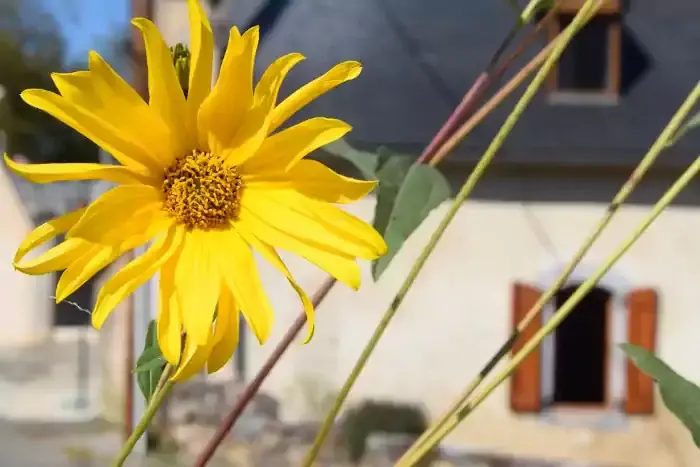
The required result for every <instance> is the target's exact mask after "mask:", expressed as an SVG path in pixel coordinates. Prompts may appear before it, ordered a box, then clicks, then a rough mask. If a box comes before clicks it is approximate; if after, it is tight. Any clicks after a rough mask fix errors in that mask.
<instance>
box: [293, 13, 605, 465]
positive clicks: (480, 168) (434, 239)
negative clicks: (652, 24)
mask: <svg viewBox="0 0 700 467" xmlns="http://www.w3.org/2000/svg"><path fill="white" fill-rule="evenodd" d="M593 3H597V6H599V5H600V4H601V3H602V0H587V1H586V4H585V5H584V7H583V9H582V10H581V11H584V10H587V9H588V8H590V7H591V5H592V4H593ZM581 20H582V18H581V13H579V14H578V15H577V16H576V18H574V20H573V21H572V23H571V25H570V26H569V27H568V28H567V29H566V30H565V32H564V33H563V34H564V36H563V38H562V40H561V41H560V42H559V43H558V44H557V46H556V47H554V49H552V54H551V55H550V56H549V57H548V59H547V61H546V62H545V64H544V65H543V66H542V68H541V69H540V71H539V72H538V73H537V75H536V76H535V78H534V79H533V81H532V83H531V84H530V85H529V86H528V88H527V89H526V90H525V93H524V94H523V96H522V97H521V98H520V100H519V101H518V103H517V104H516V106H515V108H514V109H513V111H512V112H511V114H510V115H509V116H508V118H507V119H506V121H505V123H504V124H503V126H502V127H501V129H500V130H499V132H498V134H497V135H496V136H495V137H494V139H493V141H492V142H491V144H490V145H489V147H488V149H487V150H486V152H485V153H484V155H483V157H482V158H481V159H480V160H479V162H478V163H477V165H476V167H475V168H474V171H473V172H472V173H471V174H470V175H469V177H468V178H467V181H466V182H465V183H464V185H463V186H462V188H461V189H460V191H459V193H458V194H457V197H456V198H455V200H454V202H453V203H452V205H451V206H450V208H449V210H448V212H447V214H446V215H445V217H444V218H443V219H442V220H441V221H440V224H439V225H438V227H437V229H436V230H435V232H433V234H432V236H431V237H430V240H429V241H428V244H427V245H426V246H425V248H424V249H423V251H422V252H421V254H420V256H419V257H418V259H417V260H416V262H415V263H414V265H413V267H412V268H411V271H410V272H409V274H408V276H407V277H406V280H405V281H404V283H403V284H402V286H401V288H400V289H399V291H398V293H397V294H396V297H394V300H393V301H392V303H391V305H390V306H389V308H388V309H387V310H386V312H385V313H384V315H383V316H382V319H381V321H380V322H379V325H378V326H377V328H376V329H375V330H374V333H373V334H372V337H371V338H370V340H369V341H368V342H367V344H366V345H365V348H364V349H363V350H362V353H361V355H360V358H359V359H358V360H357V362H356V363H355V366H354V367H353V369H352V371H351V372H350V375H349V376H348V378H347V380H346V381H345V383H344V384H343V387H342V388H341V390H340V392H339V394H338V397H337V398H336V400H335V403H334V405H333V408H332V409H331V410H330V412H329V413H328V415H327V416H326V418H325V420H324V421H323V424H322V426H321V429H320V430H319V432H318V434H317V435H316V439H315V440H314V443H313V445H312V446H311V449H310V450H309V452H308V453H307V455H306V457H305V458H304V460H303V461H302V463H301V465H302V467H311V465H312V464H313V462H314V460H315V459H316V456H318V454H319V452H320V450H321V446H322V445H323V442H324V441H325V439H326V437H327V436H328V433H329V432H330V430H331V428H332V426H333V422H334V421H335V418H336V416H337V415H338V413H339V412H340V409H341V407H342V406H343V403H344V402H345V400H346V399H347V396H348V394H349V393H350V389H352V386H353V385H354V384H355V381H356V380H357V378H358V377H359V376H360V373H361V372H362V370H363V368H364V366H365V365H366V364H367V361H368V360H369V357H370V356H371V354H372V352H373V351H374V349H375V347H376V346H377V344H378V343H379V340H380V339H381V337H382V335H383V334H384V331H385V330H386V328H387V326H388V325H389V323H390V322H391V320H392V318H393V317H394V315H395V314H396V312H397V310H398V309H399V307H400V306H401V303H402V302H403V299H404V298H405V297H406V294H407V293H408V291H409V289H410V288H411V286H412V285H413V283H414V282H415V280H416V278H417V277H418V273H419V272H420V271H421V269H422V268H423V266H424V265H425V263H426V261H427V260H428V257H429V256H430V254H431V253H432V252H433V250H434V249H435V246H436V245H437V243H438V241H439V240H440V238H442V235H443V234H444V233H445V230H446V229H447V226H448V225H449V224H450V222H452V219H454V217H455V215H456V214H457V211H458V210H459V209H460V207H461V206H462V204H463V203H464V201H465V200H466V199H467V197H468V196H469V195H470V194H471V192H472V190H473V189H474V187H475V186H476V183H477V182H478V181H479V180H480V179H481V177H482V176H483V174H484V172H485V171H486V168H487V167H488V165H489V164H490V163H491V161H492V160H493V158H494V156H495V155H496V153H497V152H498V150H499V149H500V148H501V146H502V145H503V143H504V142H505V140H506V137H507V136H508V135H509V134H510V132H511V131H512V130H513V127H515V124H516V123H517V122H518V120H519V119H520V116H521V115H522V113H523V112H524V111H525V109H526V108H527V106H528V105H529V104H530V102H531V101H532V99H533V98H534V97H535V94H536V93H537V91H538V89H539V88H540V86H541V85H542V83H544V81H545V79H546V78H547V76H548V75H549V73H550V71H551V69H552V67H553V66H554V64H555V63H556V61H557V60H558V59H559V56H561V54H562V52H563V51H564V48H565V47H566V45H567V44H568V42H569V40H571V38H572V37H573V36H574V34H575V32H576V31H577V29H578V28H580V27H581V26H582V25H583V22H582V21H581Z"/></svg>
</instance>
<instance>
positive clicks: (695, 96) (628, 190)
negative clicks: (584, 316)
mask: <svg viewBox="0 0 700 467" xmlns="http://www.w3.org/2000/svg"><path fill="white" fill-rule="evenodd" d="M698 101H700V84H698V85H696V86H695V88H694V89H693V90H692V92H691V93H690V94H689V95H688V97H687V98H686V100H685V101H684V102H683V104H682V105H681V106H680V107H679V108H678V110H677V111H676V113H675V115H674V116H673V118H671V120H670V121H669V123H668V125H666V128H665V129H664V130H663V132H661V134H660V135H659V137H658V138H657V139H656V141H655V142H654V144H653V145H652V146H651V148H649V151H648V152H647V154H646V155H645V156H644V158H643V159H642V160H641V162H640V163H639V165H637V167H636V168H635V169H634V171H633V172H632V174H631V175H630V176H629V178H628V179H627V180H626V181H625V183H624V184H623V186H622V187H621V188H620V190H619V191H618V193H617V194H616V195H615V197H614V198H613V200H612V201H611V202H610V203H609V204H608V207H607V209H606V210H605V214H604V215H603V217H602V219H601V220H600V221H599V223H598V225H597V226H596V227H595V229H594V230H593V232H592V234H591V235H590V236H588V237H587V238H586V240H585V241H584V243H583V245H582V246H581V247H580V248H579V250H578V251H577V252H576V254H575V255H574V257H573V258H572V259H571V261H570V262H569V263H568V264H567V265H566V267H565V268H564V271H562V273H561V274H560V276H559V277H558V278H557V279H556V280H555V281H554V283H553V284H552V285H551V286H550V288H549V289H548V290H547V291H546V292H545V293H544V294H543V295H542V296H541V297H540V298H539V299H538V300H537V302H536V303H535V305H533V307H532V308H531V309H530V310H529V311H528V312H527V314H526V315H525V317H524V318H523V319H522V321H520V322H519V323H518V325H517V326H516V329H515V331H514V332H513V334H512V335H511V336H509V337H508V339H507V340H506V341H505V342H504V343H503V345H501V347H500V348H499V349H498V351H497V352H496V353H494V355H493V356H492V357H491V358H490V359H489V361H488V362H487V363H486V365H484V368H483V369H482V370H481V371H480V372H479V373H478V375H477V376H476V377H475V378H474V379H473V380H472V381H471V382H470V383H469V384H468V385H467V388H466V389H465V390H464V392H463V393H462V395H461V396H460V397H459V399H458V400H457V401H456V402H455V403H454V404H453V405H452V406H451V407H450V408H449V409H448V410H447V411H446V412H445V413H444V414H443V415H442V417H441V418H440V419H439V420H438V421H437V422H436V423H434V424H433V425H432V426H431V427H430V428H428V430H426V431H425V432H424V433H423V434H422V435H421V436H420V438H418V440H416V442H415V443H414V444H413V446H411V448H409V450H408V451H406V452H405V453H404V454H403V456H402V457H401V458H400V459H399V461H398V462H397V464H396V465H397V467H404V466H410V465H415V463H417V462H418V461H420V459H421V457H422V456H423V455H425V453H427V452H429V451H430V449H431V448H432V446H434V445H435V444H437V443H438V442H439V441H440V440H439V439H437V438H438V437H437V436H436V434H437V433H438V432H439V430H441V429H442V428H443V427H444V426H445V425H446V424H447V423H448V421H449V420H450V417H452V416H454V414H455V413H456V412H457V411H458V410H459V408H460V407H462V406H463V405H464V404H465V403H466V401H467V400H468V399H469V398H470V397H471V396H472V394H473V393H474V391H475V390H476V389H477V388H478V387H479V385H480V384H481V383H482V382H483V381H484V380H485V379H486V377H487V376H488V375H489V373H491V371H492V370H493V368H495V367H496V365H497V364H498V363H499V362H500V361H501V359H503V358H504V357H505V356H506V355H507V354H508V353H509V352H511V350H512V349H513V346H514V345H515V343H516V341H517V339H518V338H519V336H520V334H521V333H522V332H523V330H524V329H525V328H527V327H528V326H529V325H530V323H531V322H532V321H533V320H534V319H535V318H537V317H538V315H539V314H540V312H541V311H542V309H543V308H544V306H545V305H546V304H547V303H549V301H550V300H551V299H552V298H553V297H554V295H556V293H557V292H558V291H559V289H560V288H561V287H562V286H563V285H564V284H565V283H566V281H567V280H568V278H569V276H570V275H571V273H572V272H573V271H574V270H575V269H576V266H578V264H579V263H580V262H581V261H582V260H583V258H584V256H585V255H586V254H587V253H588V251H589V250H590V249H591V247H592V246H593V243H595V242H596V240H597V239H598V238H599V237H600V235H601V234H602V233H603V231H604V230H605V228H606V227H607V226H608V225H609V224H610V221H611V220H612V218H613V216H614V215H615V214H616V213H617V212H618V211H619V208H620V206H621V205H622V204H623V203H624V202H625V201H626V200H627V198H628V197H629V195H630V194H632V191H633V190H634V189H635V188H636V186H637V185H638V184H639V182H640V181H641V180H642V178H643V177H644V175H646V173H647V172H648V170H649V169H650V168H651V166H652V165H653V164H654V162H655V161H656V159H657V158H658V156H659V154H661V152H662V151H663V150H664V149H665V148H666V147H668V141H669V140H671V139H672V138H673V136H674V135H675V134H676V133H677V131H678V128H680V127H681V125H682V124H683V121H684V120H685V119H686V118H687V116H688V114H689V113H690V112H691V111H692V109H693V107H695V105H696V104H697V103H698Z"/></svg>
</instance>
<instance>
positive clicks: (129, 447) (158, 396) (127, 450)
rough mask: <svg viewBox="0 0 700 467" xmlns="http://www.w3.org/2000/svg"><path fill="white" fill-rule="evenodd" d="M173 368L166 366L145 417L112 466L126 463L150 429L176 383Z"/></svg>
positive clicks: (119, 466)
mask: <svg viewBox="0 0 700 467" xmlns="http://www.w3.org/2000/svg"><path fill="white" fill-rule="evenodd" d="M173 370H174V367H173V366H172V365H170V364H167V365H166V366H165V369H164V370H163V373H162V374H161V375H160V379H159V380H158V384H157V385H156V390H155V391H154V392H153V395H152V396H151V400H150V401H149V402H148V407H147V408H146V412H145V413H144V414H143V417H141V420H139V423H138V425H136V427H135V428H134V430H133V431H132V432H131V435H129V438H128V439H127V440H126V443H124V446H122V449H121V451H120V452H119V455H118V456H117V459H116V460H115V461H114V463H113V464H112V467H121V466H123V465H124V462H126V459H127V458H128V457H129V454H131V451H133V450H134V446H136V443H137V442H138V441H139V439H140V438H141V436H143V434H144V433H145V432H146V430H147V429H148V425H149V424H150V423H151V420H153V417H154V416H155V415H156V413H157V412H158V409H159V408H160V406H161V404H162V403H163V401H164V400H165V396H167V395H168V393H169V392H170V390H171V389H172V388H173V386H174V385H175V383H174V382H173V380H172V379H170V376H171V375H172V373H173Z"/></svg>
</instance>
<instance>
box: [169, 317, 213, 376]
mask: <svg viewBox="0 0 700 467" xmlns="http://www.w3.org/2000/svg"><path fill="white" fill-rule="evenodd" d="M212 344H213V339H212V337H211V329H210V330H209V337H208V338H207V340H206V343H205V344H204V345H198V344H197V341H196V340H195V339H193V338H192V337H191V336H189V335H188V336H187V337H186V338H185V348H184V349H183V351H182V359H181V360H180V364H179V365H178V367H177V370H175V374H174V375H173V381H185V380H187V379H190V378H191V377H193V376H194V375H196V374H197V373H199V372H200V371H202V370H203V369H204V367H205V365H206V364H207V359H208V358H209V354H210V353H211V348H212Z"/></svg>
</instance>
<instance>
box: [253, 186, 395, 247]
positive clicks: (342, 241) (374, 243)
mask: <svg viewBox="0 0 700 467" xmlns="http://www.w3.org/2000/svg"><path fill="white" fill-rule="evenodd" d="M242 208H243V210H244V212H242V213H241V216H240V217H241V219H242V218H243V216H244V214H245V212H248V211H249V212H254V213H265V220H266V222H268V223H269V224H270V225H272V226H274V227H276V228H277V229H279V230H286V231H288V232H289V233H290V234H292V235H294V236H295V237H297V238H299V239H302V240H308V241H311V242H315V243H318V244H321V245H326V246H327V247H329V248H331V249H334V250H337V251H340V252H342V253H344V254H346V255H349V256H356V257H359V258H362V259H368V260H372V259H376V258H378V257H379V256H381V255H382V254H384V253H385V252H386V243H385V242H384V239H383V238H382V236H381V235H379V233H377V231H376V230H374V228H373V227H372V226H371V225H369V224H367V223H366V222H364V221H362V220H360V219H358V218H356V217H354V216H352V215H350V214H348V213H346V212H345V211H343V210H341V209H339V208H338V207H336V206H334V205H332V204H328V203H325V202H322V201H317V200H313V199H311V198H308V197H306V196H304V195H302V194H301V193H297V192H295V191H291V190H263V189H260V190H255V189H254V188H253V187H252V186H249V187H247V190H246V193H245V196H244V198H243V203H242ZM273 245H274V243H273Z"/></svg>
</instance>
